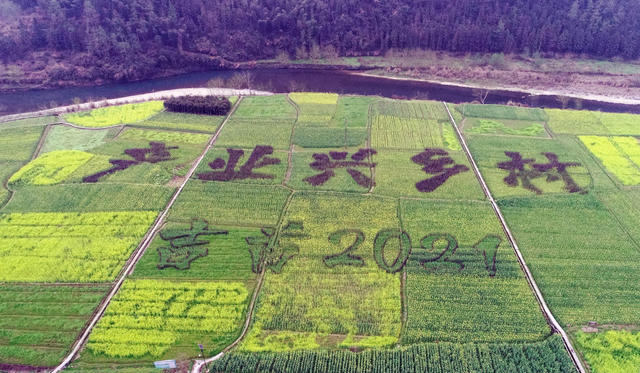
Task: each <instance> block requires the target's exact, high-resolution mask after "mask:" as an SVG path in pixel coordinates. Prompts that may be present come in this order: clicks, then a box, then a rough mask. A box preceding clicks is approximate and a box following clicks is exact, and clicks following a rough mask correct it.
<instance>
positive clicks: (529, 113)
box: [455, 104, 547, 122]
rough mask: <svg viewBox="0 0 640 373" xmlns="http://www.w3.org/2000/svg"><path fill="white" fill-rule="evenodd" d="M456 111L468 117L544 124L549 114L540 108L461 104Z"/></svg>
mask: <svg viewBox="0 0 640 373" xmlns="http://www.w3.org/2000/svg"><path fill="white" fill-rule="evenodd" d="M455 109H456V110H457V111H458V112H460V113H462V115H464V116H467V117H480V118H496V119H517V120H535V121H542V122H544V121H546V120H547V113H546V112H545V111H544V110H542V109H539V108H532V109H530V108H524V107H517V106H505V105H474V104H461V105H457V106H456V108H455Z"/></svg>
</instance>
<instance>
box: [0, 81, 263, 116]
mask: <svg viewBox="0 0 640 373" xmlns="http://www.w3.org/2000/svg"><path fill="white" fill-rule="evenodd" d="M209 95H213V96H270V95H273V93H272V92H267V91H256V90H253V89H231V88H181V89H170V90H166V91H158V92H151V93H143V94H140V95H134V96H126V97H118V98H110V99H106V100H99V101H91V102H85V103H83V104H74V105H67V106H59V107H56V108H52V109H45V110H38V111H32V112H28V113H20V114H10V115H5V116H0V123H3V122H11V121H14V120H19V119H27V118H34V117H43V116H48V115H58V114H64V113H70V112H74V111H82V110H91V109H97V108H99V107H104V106H113V105H123V104H133V103H138V102H146V101H153V100H165V99H168V98H172V97H180V96H209Z"/></svg>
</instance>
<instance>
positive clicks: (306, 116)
mask: <svg viewBox="0 0 640 373" xmlns="http://www.w3.org/2000/svg"><path fill="white" fill-rule="evenodd" d="M289 98H290V99H291V101H293V102H295V103H296V105H297V106H298V110H299V113H298V122H297V124H298V125H300V126H326V125H327V124H328V123H329V121H330V120H331V118H332V117H333V115H334V114H335V112H336V105H337V104H338V95H337V94H335V93H311V92H293V93H289Z"/></svg>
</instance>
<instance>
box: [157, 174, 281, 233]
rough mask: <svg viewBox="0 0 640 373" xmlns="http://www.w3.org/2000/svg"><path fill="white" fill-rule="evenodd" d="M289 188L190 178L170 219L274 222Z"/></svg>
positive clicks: (246, 223) (272, 223) (254, 223)
mask: <svg viewBox="0 0 640 373" xmlns="http://www.w3.org/2000/svg"><path fill="white" fill-rule="evenodd" d="M289 194H290V191H289V190H287V189H285V188H283V187H277V186H260V185H246V184H237V183H236V184H233V183H220V182H200V181H191V182H190V183H189V184H187V186H186V187H185V189H184V190H183V192H182V194H180V197H178V199H177V200H176V203H175V205H174V207H173V208H172V209H171V211H170V213H169V219H170V220H174V221H181V222H190V221H191V219H192V218H200V219H204V220H206V221H208V222H209V224H223V225H233V226H238V225H239V226H248V225H253V226H257V227H262V226H273V225H274V224H276V222H277V221H278V217H279V216H280V213H281V211H282V208H283V206H284V204H285V201H286V200H287V197H288V196H289Z"/></svg>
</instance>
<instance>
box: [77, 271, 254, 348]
mask: <svg viewBox="0 0 640 373" xmlns="http://www.w3.org/2000/svg"><path fill="white" fill-rule="evenodd" d="M247 295H248V293H247V289H246V287H245V286H244V285H243V284H242V283H237V282H231V283H224V282H197V283H193V282H169V281H161V280H142V279H141V280H129V281H127V282H126V283H125V284H124V285H123V288H122V289H121V290H120V291H119V292H118V294H117V296H116V297H115V298H114V299H113V300H112V302H111V303H110V305H109V307H108V308H107V310H106V312H105V315H104V316H103V317H102V318H101V319H100V322H99V323H98V325H97V326H96V328H95V329H94V330H93V332H92V333H91V337H90V339H89V342H88V345H87V348H88V350H89V351H90V352H92V353H93V354H96V355H105V356H108V357H142V356H145V355H147V356H152V357H154V358H157V357H160V356H162V355H163V354H164V353H165V352H166V351H168V350H169V349H170V348H171V347H172V346H173V345H175V344H176V343H180V342H183V341H184V338H185V337H186V336H188V335H189V334H198V335H201V334H202V333H204V334H212V335H216V336H217V337H218V338H219V337H221V336H225V335H233V334H235V333H236V332H237V329H238V325H239V321H240V319H241V317H242V315H243V313H244V309H245V307H246V301H247Z"/></svg>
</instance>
